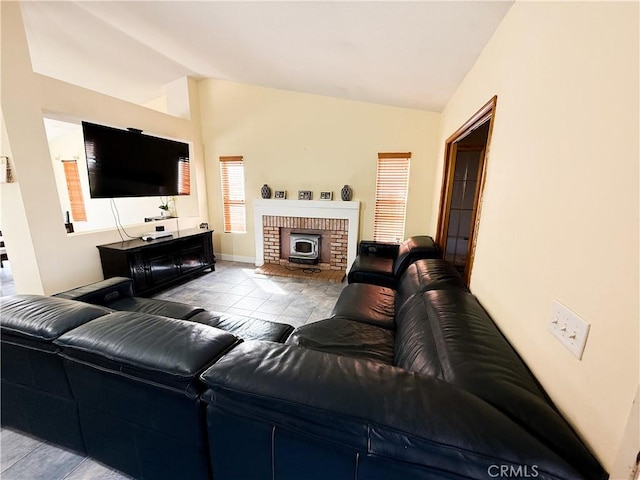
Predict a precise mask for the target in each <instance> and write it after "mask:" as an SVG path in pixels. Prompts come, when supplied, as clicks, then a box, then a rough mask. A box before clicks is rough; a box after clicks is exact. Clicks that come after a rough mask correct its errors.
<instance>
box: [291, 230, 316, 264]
mask: <svg viewBox="0 0 640 480" xmlns="http://www.w3.org/2000/svg"><path fill="white" fill-rule="evenodd" d="M320 238H321V235H314V234H311V233H293V232H292V233H291V235H290V236H289V261H290V262H291V263H305V264H308V265H316V264H317V263H318V258H319V256H320Z"/></svg>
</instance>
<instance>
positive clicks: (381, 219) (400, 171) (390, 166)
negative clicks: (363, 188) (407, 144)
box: [373, 152, 411, 242]
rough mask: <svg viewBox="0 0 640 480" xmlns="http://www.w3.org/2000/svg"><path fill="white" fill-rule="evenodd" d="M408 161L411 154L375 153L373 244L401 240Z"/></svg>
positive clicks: (405, 205) (406, 190) (405, 202)
mask: <svg viewBox="0 0 640 480" xmlns="http://www.w3.org/2000/svg"><path fill="white" fill-rule="evenodd" d="M410 158H411V152H404V153H378V171H377V176H376V205H375V211H374V220H373V239H374V240H375V241H378V242H399V241H402V240H403V239H404V226H405V217H406V211H407V192H408V189H409V159H410Z"/></svg>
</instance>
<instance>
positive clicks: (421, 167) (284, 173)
mask: <svg viewBox="0 0 640 480" xmlns="http://www.w3.org/2000/svg"><path fill="white" fill-rule="evenodd" d="M200 98H201V106H202V128H203V142H204V145H205V159H206V176H207V192H208V195H209V214H210V217H209V218H210V223H211V225H212V227H214V228H215V229H216V234H215V244H216V249H217V251H218V252H219V253H221V254H223V255H227V256H232V257H236V258H241V259H245V260H250V259H253V258H254V257H255V248H254V239H253V228H254V226H253V209H252V205H251V201H252V200H253V199H254V198H259V197H260V187H261V186H262V185H263V184H265V183H266V184H268V185H269V186H270V187H271V189H272V190H286V191H287V195H288V197H287V198H294V199H295V198H297V192H298V190H313V195H314V196H313V198H314V199H319V196H320V191H333V194H334V199H335V200H334V201H340V200H339V198H340V189H341V188H342V186H343V185H345V184H348V185H350V186H351V187H352V188H353V191H354V198H353V199H354V200H359V201H360V202H362V204H361V212H360V222H361V223H360V237H361V238H371V237H372V235H373V206H374V194H375V175H376V173H375V172H376V162H377V154H378V152H398V151H410V152H412V154H413V157H412V159H411V179H410V185H409V201H408V205H409V206H408V210H407V227H406V232H405V233H406V235H407V236H409V235H413V234H419V233H425V232H426V230H427V226H428V225H430V223H431V222H430V221H431V219H430V215H431V211H432V205H431V203H432V201H433V200H432V199H433V183H434V171H435V162H436V152H437V149H438V147H437V145H438V143H437V140H438V133H439V120H440V114H438V113H432V112H425V111H420V110H411V109H404V108H394V107H386V106H382V105H373V104H368V103H362V102H353V101H348V100H341V99H335V98H329V97H322V96H318V95H309V94H303V93H295V92H287V91H283V90H276V89H271V88H263V87H256V86H251V85H245V84H240V83H233V82H227V81H220V80H203V81H201V82H200ZM223 155H242V156H244V161H245V175H246V178H245V182H246V197H247V233H246V234H225V233H222V230H223V222H222V198H221V194H220V173H219V162H218V158H219V157H220V156H223Z"/></svg>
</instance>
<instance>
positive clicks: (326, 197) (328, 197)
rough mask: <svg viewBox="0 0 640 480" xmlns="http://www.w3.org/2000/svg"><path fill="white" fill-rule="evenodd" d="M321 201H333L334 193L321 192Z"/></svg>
mask: <svg viewBox="0 0 640 480" xmlns="http://www.w3.org/2000/svg"><path fill="white" fill-rule="evenodd" d="M320 200H333V192H320Z"/></svg>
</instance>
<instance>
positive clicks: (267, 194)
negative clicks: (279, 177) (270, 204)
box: [260, 183, 271, 198]
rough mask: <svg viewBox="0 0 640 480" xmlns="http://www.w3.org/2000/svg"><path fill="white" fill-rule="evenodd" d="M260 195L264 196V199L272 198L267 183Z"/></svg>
mask: <svg viewBox="0 0 640 480" xmlns="http://www.w3.org/2000/svg"><path fill="white" fill-rule="evenodd" d="M260 193H261V195H262V198H271V189H270V188H269V185H267V184H266V183H265V184H264V185H263V186H262V188H261V189H260Z"/></svg>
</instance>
